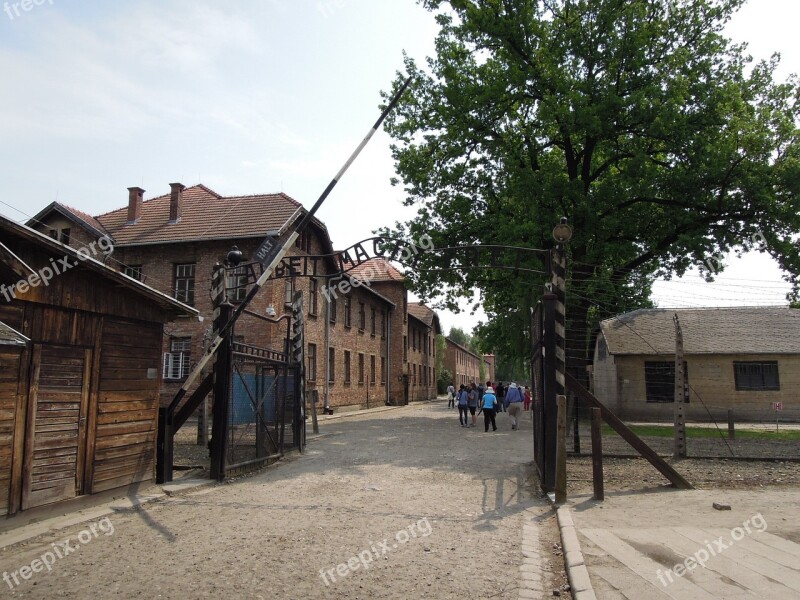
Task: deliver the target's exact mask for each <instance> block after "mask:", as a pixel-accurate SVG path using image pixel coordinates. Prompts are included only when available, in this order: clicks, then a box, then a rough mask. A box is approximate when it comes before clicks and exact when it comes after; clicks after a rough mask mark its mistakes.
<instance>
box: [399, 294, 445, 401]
mask: <svg viewBox="0 0 800 600" xmlns="http://www.w3.org/2000/svg"><path fill="white" fill-rule="evenodd" d="M440 333H442V327H441V325H440V324H439V316H438V315H437V314H436V313H435V312H434V311H433V310H431V309H430V308H428V307H427V306H425V305H424V304H422V303H421V302H417V303H411V304H409V305H408V333H407V335H406V344H407V345H408V364H409V367H410V369H411V373H410V381H409V388H410V391H409V393H410V396H411V400H427V399H429V398H435V397H436V336H437V335H438V334H440Z"/></svg>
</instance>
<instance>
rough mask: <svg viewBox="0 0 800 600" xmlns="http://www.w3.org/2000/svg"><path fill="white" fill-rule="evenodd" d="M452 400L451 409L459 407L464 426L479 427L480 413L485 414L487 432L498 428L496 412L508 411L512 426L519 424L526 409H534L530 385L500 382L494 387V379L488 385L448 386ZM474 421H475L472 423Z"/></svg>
mask: <svg viewBox="0 0 800 600" xmlns="http://www.w3.org/2000/svg"><path fill="white" fill-rule="evenodd" d="M447 394H448V397H449V401H448V403H447V407H448V408H453V407H458V421H459V423H460V424H461V426H462V427H475V426H476V423H477V420H478V415H480V414H481V413H483V427H484V432H488V431H489V425H491V426H492V431H497V422H496V419H495V417H496V415H497V413H499V412H501V411H503V412H507V413H508V417H509V419H510V421H511V429H512V430H516V429H517V428H518V427H519V416H520V413H521V412H522V411H523V410H528V409H530V405H531V392H530V389H528V386H525V388H524V389H522V388H521V387H520V386H518V385H517V384H516V383H510V384H509V385H508V387H505V386H504V385H503V382H502V381H501V382H498V383H497V388H496V389H495V388H494V387H492V382H491V381H487V382H486V387H484V386H483V384H478V385H475V383H474V382H473V383H470V384H469V385H463V384H462V385H461V386H460V387H459V389H458V391H456V388H455V386H454V385H453V384H450V385H449V386H448V388H447ZM470 420H471V422H470Z"/></svg>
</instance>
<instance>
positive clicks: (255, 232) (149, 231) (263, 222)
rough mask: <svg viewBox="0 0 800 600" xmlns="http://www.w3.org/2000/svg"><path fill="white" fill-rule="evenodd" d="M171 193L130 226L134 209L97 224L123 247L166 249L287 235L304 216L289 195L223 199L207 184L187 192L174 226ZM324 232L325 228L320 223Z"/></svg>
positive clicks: (104, 217)
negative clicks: (175, 245) (296, 218)
mask: <svg viewBox="0 0 800 600" xmlns="http://www.w3.org/2000/svg"><path fill="white" fill-rule="evenodd" d="M169 202H170V194H164V195H163V196H158V197H156V198H151V199H150V200H145V201H144V202H143V203H142V216H141V217H140V218H139V220H138V221H136V223H131V224H128V207H127V206H125V207H124V208H120V209H117V210H114V211H111V212H108V213H106V214H103V215H99V216H98V217H97V220H98V221H99V222H100V223H101V224H102V225H103V226H104V227H105V228H106V229H107V230H108V232H109V233H110V234H111V235H112V236H113V238H114V243H115V244H116V245H118V246H136V245H140V244H165V243H177V242H189V241H197V240H215V239H232V238H249V237H254V238H255V237H263V236H264V235H266V234H267V233H268V232H273V233H274V232H281V231H282V230H283V229H284V228H285V227H286V226H287V225H291V223H292V222H293V221H294V219H292V217H294V216H295V215H297V216H299V215H300V214H302V212H303V206H302V205H301V204H300V203H299V202H297V201H296V200H294V199H292V198H290V197H289V196H287V195H286V194H283V193H280V194H258V195H253V196H231V197H223V196H220V195H219V194H217V193H216V192H214V191H213V190H211V189H209V188H207V187H206V186H204V185H194V186H192V187H188V188H186V189H185V190H184V191H183V197H182V200H181V202H182V205H181V219H180V220H179V221H178V222H177V223H170V222H169ZM315 224H316V225H317V226H319V227H321V228H322V229H325V226H324V225H323V224H322V223H320V222H319V221H317V220H315Z"/></svg>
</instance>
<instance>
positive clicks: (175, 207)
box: [169, 183, 186, 223]
mask: <svg viewBox="0 0 800 600" xmlns="http://www.w3.org/2000/svg"><path fill="white" fill-rule="evenodd" d="M169 187H170V188H171V190H172V191H171V192H170V195H169V222H170V223H177V222H178V221H180V220H181V203H182V202H183V190H185V189H186V186H185V185H183V184H182V183H170V184H169Z"/></svg>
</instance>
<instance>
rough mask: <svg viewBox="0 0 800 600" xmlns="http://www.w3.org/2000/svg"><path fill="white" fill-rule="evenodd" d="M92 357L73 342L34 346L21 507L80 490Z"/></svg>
mask: <svg viewBox="0 0 800 600" xmlns="http://www.w3.org/2000/svg"><path fill="white" fill-rule="evenodd" d="M91 358H92V351H91V350H89V349H86V348H80V347H75V346H51V345H36V346H35V347H34V349H33V364H32V368H31V386H30V393H29V399H28V401H29V404H28V427H27V434H26V440H25V464H24V486H23V489H22V508H23V510H24V509H27V508H32V507H34V506H40V505H42V504H49V503H51V502H57V501H59V500H66V499H67V498H72V497H74V496H77V495H79V494H81V493H83V483H84V477H83V472H84V461H85V459H86V411H87V407H88V404H89V383H90V381H91V377H90V371H89V370H90V368H91V364H92V360H91Z"/></svg>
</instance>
